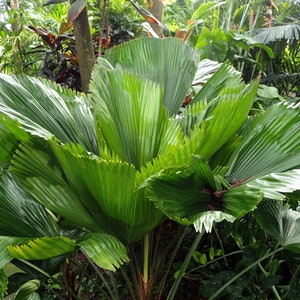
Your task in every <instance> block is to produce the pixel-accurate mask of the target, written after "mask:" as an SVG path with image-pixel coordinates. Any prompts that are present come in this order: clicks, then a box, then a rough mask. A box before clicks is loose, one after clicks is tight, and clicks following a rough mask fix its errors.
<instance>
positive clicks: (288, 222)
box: [253, 200, 300, 254]
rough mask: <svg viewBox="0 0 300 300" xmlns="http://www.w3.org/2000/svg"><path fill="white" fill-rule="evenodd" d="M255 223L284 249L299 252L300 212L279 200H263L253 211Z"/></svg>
mask: <svg viewBox="0 0 300 300" xmlns="http://www.w3.org/2000/svg"><path fill="white" fill-rule="evenodd" d="M253 215H254V217H255V219H256V221H257V223H258V224H259V225H260V226H261V227H262V228H263V230H265V231H266V232H267V233H269V234H270V235H271V236H273V237H274V238H275V239H277V240H278V242H279V243H280V244H281V245H283V246H284V247H286V249H288V250H291V251H294V252H296V253H298V254H300V213H299V212H298V211H294V210H291V209H289V208H288V206H286V205H284V204H283V203H281V202H278V201H275V200H265V201H263V202H261V203H260V205H259V206H258V207H257V209H256V210H255V211H254V214H253Z"/></svg>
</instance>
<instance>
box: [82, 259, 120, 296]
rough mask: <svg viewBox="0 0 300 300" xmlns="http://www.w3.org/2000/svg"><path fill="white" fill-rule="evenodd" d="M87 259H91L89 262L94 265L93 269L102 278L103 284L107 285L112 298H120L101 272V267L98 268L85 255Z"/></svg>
mask: <svg viewBox="0 0 300 300" xmlns="http://www.w3.org/2000/svg"><path fill="white" fill-rule="evenodd" d="M85 257H86V259H87V260H88V261H89V263H90V264H91V266H92V267H93V269H94V270H95V271H96V273H97V275H98V276H99V277H100V278H101V280H102V282H103V284H104V285H105V287H106V289H107V291H108V293H109V295H110V297H111V298H110V299H113V300H118V298H116V296H115V294H114V292H113V291H112V289H111V287H110V285H109V283H108V282H107V280H106V279H105V278H104V276H103V275H102V274H101V272H100V271H99V269H98V268H97V266H95V264H94V262H93V261H92V260H91V259H90V258H89V257H88V256H87V255H86V256H85Z"/></svg>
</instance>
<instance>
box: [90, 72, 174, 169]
mask: <svg viewBox="0 0 300 300" xmlns="http://www.w3.org/2000/svg"><path fill="white" fill-rule="evenodd" d="M92 79H93V83H92V86H93V88H94V94H93V99H94V102H93V103H94V105H93V106H94V108H95V112H96V114H97V119H98V121H99V123H100V130H101V134H102V138H103V139H104V141H105V143H106V145H107V146H108V147H109V148H110V149H111V151H112V152H114V153H116V154H117V155H118V157H119V158H120V159H122V160H123V161H127V162H129V163H130V164H133V165H135V166H136V168H137V169H139V168H140V167H141V166H142V165H144V164H145V163H146V162H148V161H149V160H151V159H152V158H154V157H156V156H157V154H158V151H159V146H160V141H161V138H162V136H163V134H164V131H165V127H166V125H167V124H168V116H167V114H166V112H165V109H164V107H163V105H162V97H163V90H162V88H161V87H160V86H159V85H158V84H156V83H154V82H152V81H150V80H147V79H145V78H141V77H136V76H134V75H132V74H130V73H125V72H123V71H120V70H111V71H107V72H101V68H98V69H97V68H96V71H95V72H94V73H93V78H92ZM100 155H101V154H100Z"/></svg>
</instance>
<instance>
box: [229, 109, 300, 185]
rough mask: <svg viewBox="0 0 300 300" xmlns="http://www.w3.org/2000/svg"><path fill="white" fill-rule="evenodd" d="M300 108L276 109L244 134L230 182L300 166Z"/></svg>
mask: <svg viewBox="0 0 300 300" xmlns="http://www.w3.org/2000/svg"><path fill="white" fill-rule="evenodd" d="M299 126H300V108H299V106H288V105H286V104H279V105H273V106H272V107H270V108H269V109H268V110H267V111H266V112H265V113H263V114H262V115H260V116H258V117H256V118H254V119H253V121H252V122H251V124H250V125H249V126H247V127H246V129H245V130H244V131H243V132H242V134H243V135H244V137H243V139H242V141H241V143H240V144H239V146H238V147H237V148H236V149H235V151H234V152H233V153H232V156H231V158H230V161H229V162H228V165H229V169H228V172H227V175H226V176H227V180H228V181H229V182H234V180H238V181H239V180H245V179H249V178H253V177H262V176H264V175H267V174H271V173H280V172H284V171H286V170H290V169H293V168H297V166H299V165H300V131H299V130H298V129H299Z"/></svg>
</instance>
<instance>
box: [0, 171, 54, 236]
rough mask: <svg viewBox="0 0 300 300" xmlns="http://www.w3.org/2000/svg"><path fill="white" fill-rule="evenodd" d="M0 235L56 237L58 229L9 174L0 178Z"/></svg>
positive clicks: (3, 174) (42, 208) (4, 174)
mask: <svg viewBox="0 0 300 300" xmlns="http://www.w3.org/2000/svg"><path fill="white" fill-rule="evenodd" d="M0 199H1V201H0V235H10V236H23V237H39V236H45V235H46V236H56V235H58V234H59V233H58V229H57V227H56V225H55V223H54V221H53V219H52V218H51V217H50V215H49V214H48V213H47V212H46V211H45V209H44V207H43V206H41V205H39V204H38V203H36V202H35V201H34V200H33V199H32V197H31V196H30V195H29V193H27V192H26V191H25V190H24V189H23V188H22V187H21V185H20V184H19V183H18V182H17V181H16V180H15V179H14V178H13V177H12V176H11V175H10V174H9V173H2V174H1V176H0Z"/></svg>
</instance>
